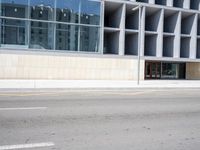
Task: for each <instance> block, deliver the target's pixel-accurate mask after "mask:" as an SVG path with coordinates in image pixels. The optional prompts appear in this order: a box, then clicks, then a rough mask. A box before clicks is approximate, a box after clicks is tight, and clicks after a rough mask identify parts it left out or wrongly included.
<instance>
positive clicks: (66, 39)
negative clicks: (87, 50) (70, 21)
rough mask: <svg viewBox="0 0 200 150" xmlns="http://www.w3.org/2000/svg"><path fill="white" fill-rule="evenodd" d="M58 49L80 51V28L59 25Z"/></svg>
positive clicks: (57, 33) (57, 32) (57, 34)
mask: <svg viewBox="0 0 200 150" xmlns="http://www.w3.org/2000/svg"><path fill="white" fill-rule="evenodd" d="M56 49H57V50H68V51H77V50H78V26H75V25H66V24H57V27H56Z"/></svg>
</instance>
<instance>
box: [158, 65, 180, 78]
mask: <svg viewBox="0 0 200 150" xmlns="http://www.w3.org/2000/svg"><path fill="white" fill-rule="evenodd" d="M162 77H163V78H168V79H170V78H172V79H176V78H178V64H174V63H163V64H162Z"/></svg>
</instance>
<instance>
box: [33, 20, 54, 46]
mask: <svg viewBox="0 0 200 150" xmlns="http://www.w3.org/2000/svg"><path fill="white" fill-rule="evenodd" d="M53 37H54V36H53V24H51V23H45V22H36V21H32V22H31V38H30V48H35V49H52V48H53Z"/></svg>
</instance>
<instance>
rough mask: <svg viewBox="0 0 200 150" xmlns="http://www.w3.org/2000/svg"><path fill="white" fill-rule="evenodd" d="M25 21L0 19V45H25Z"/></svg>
mask: <svg viewBox="0 0 200 150" xmlns="http://www.w3.org/2000/svg"><path fill="white" fill-rule="evenodd" d="M25 39H26V38H25V21H21V20H11V19H1V44H12V45H25V44H26V42H25Z"/></svg>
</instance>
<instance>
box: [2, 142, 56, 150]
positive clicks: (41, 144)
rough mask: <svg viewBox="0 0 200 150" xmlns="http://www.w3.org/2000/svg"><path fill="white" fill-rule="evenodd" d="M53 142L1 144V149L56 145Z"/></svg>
mask: <svg viewBox="0 0 200 150" xmlns="http://www.w3.org/2000/svg"><path fill="white" fill-rule="evenodd" d="M54 145H55V144H54V143H53V142H47V143H33V144H19V145H5V146H0V150H12V149H24V148H38V147H50V146H54Z"/></svg>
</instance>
